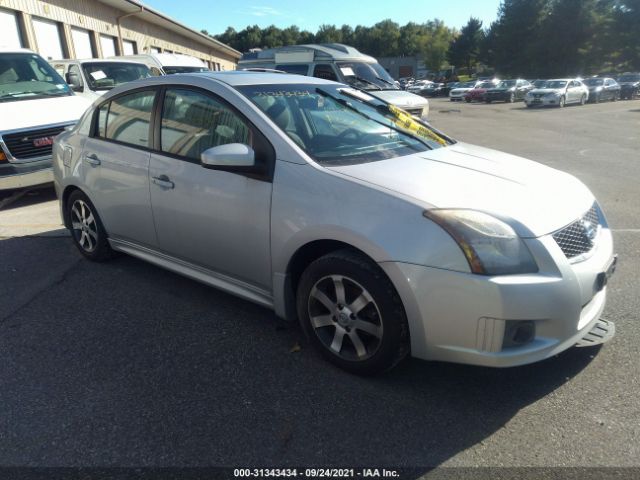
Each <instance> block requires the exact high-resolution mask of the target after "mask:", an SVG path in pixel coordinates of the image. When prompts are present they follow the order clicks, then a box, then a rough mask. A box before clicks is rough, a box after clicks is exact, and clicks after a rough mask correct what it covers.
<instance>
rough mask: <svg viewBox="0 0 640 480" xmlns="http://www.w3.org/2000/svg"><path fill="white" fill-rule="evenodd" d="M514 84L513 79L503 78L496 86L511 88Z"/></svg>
mask: <svg viewBox="0 0 640 480" xmlns="http://www.w3.org/2000/svg"><path fill="white" fill-rule="evenodd" d="M515 86H516V81H515V80H504V81H502V82H500V83H499V84H498V88H511V87H515Z"/></svg>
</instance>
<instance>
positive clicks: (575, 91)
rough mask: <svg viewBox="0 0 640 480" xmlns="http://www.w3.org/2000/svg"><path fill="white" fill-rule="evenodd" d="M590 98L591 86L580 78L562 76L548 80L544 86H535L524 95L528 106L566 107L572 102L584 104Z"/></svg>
mask: <svg viewBox="0 0 640 480" xmlns="http://www.w3.org/2000/svg"><path fill="white" fill-rule="evenodd" d="M588 99H589V88H588V87H587V86H586V85H585V84H584V83H582V82H581V81H580V80H577V79H571V78H560V79H554V80H546V82H545V83H544V86H543V87H542V88H535V89H533V90H531V91H530V92H528V93H527V94H526V95H525V97H524V103H525V104H526V105H527V107H542V106H554V107H560V108H562V107H564V106H565V105H569V104H571V103H577V104H580V105H584V104H585V103H587V100H588Z"/></svg>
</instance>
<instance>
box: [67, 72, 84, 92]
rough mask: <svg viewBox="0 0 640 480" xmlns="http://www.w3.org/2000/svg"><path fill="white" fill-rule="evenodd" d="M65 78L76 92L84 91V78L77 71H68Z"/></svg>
mask: <svg viewBox="0 0 640 480" xmlns="http://www.w3.org/2000/svg"><path fill="white" fill-rule="evenodd" d="M65 80H66V81H67V83H68V84H69V86H70V87H71V90H73V91H74V92H82V91H83V90H84V87H83V85H82V79H81V78H80V75H78V74H77V73H73V72H68V73H67V75H66V78H65Z"/></svg>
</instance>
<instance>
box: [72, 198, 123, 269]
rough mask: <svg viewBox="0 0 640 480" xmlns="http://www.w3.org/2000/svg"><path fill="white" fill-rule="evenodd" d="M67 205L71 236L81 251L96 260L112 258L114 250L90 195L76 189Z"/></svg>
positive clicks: (101, 260)
mask: <svg viewBox="0 0 640 480" xmlns="http://www.w3.org/2000/svg"><path fill="white" fill-rule="evenodd" d="M66 207H67V218H68V219H69V223H70V224H71V229H70V230H71V238H72V239H73V243H75V245H76V247H77V248H78V250H79V251H80V253H81V254H82V255H84V256H85V257H86V258H88V259H89V260H92V261H94V262H104V261H106V260H109V259H111V258H112V257H113V255H114V252H113V250H112V249H111V246H110V245H109V241H108V239H107V232H106V231H105V229H104V226H103V225H102V221H101V220H100V217H99V216H98V212H97V211H96V208H95V207H94V206H93V203H91V200H89V197H87V196H86V195H85V194H84V193H83V192H81V191H80V190H76V191H74V192H73V193H71V195H70V196H69V199H68V200H67V206H66Z"/></svg>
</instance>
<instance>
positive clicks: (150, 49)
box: [149, 47, 160, 53]
mask: <svg viewBox="0 0 640 480" xmlns="http://www.w3.org/2000/svg"><path fill="white" fill-rule="evenodd" d="M149 53H160V47H149Z"/></svg>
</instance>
